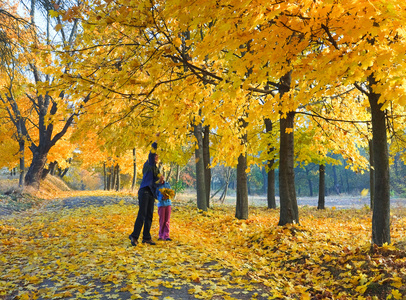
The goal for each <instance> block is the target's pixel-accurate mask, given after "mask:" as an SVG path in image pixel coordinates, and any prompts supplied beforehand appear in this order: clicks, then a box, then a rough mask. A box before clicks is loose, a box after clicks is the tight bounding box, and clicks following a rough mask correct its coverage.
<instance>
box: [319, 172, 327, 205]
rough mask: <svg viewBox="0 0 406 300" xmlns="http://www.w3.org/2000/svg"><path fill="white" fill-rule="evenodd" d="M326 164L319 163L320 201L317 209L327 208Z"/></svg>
mask: <svg viewBox="0 0 406 300" xmlns="http://www.w3.org/2000/svg"><path fill="white" fill-rule="evenodd" d="M325 190H326V166H325V165H319V201H318V203H317V209H325V202H326V201H325V199H326V198H325Z"/></svg>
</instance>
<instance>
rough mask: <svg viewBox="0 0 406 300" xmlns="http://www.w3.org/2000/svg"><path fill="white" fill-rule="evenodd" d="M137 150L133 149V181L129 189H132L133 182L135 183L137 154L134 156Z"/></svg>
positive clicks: (133, 187)
mask: <svg viewBox="0 0 406 300" xmlns="http://www.w3.org/2000/svg"><path fill="white" fill-rule="evenodd" d="M136 154H137V152H136V149H135V148H134V149H133V174H134V175H133V182H132V185H131V190H132V191H134V190H135V184H136V183H137V156H136Z"/></svg>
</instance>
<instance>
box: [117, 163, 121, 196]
mask: <svg viewBox="0 0 406 300" xmlns="http://www.w3.org/2000/svg"><path fill="white" fill-rule="evenodd" d="M120 185H121V182H120V165H119V164H117V165H116V191H117V192H118V191H120Z"/></svg>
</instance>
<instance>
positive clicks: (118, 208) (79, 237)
mask: <svg viewBox="0 0 406 300" xmlns="http://www.w3.org/2000/svg"><path fill="white" fill-rule="evenodd" d="M83 199H84V201H85V198H83ZM301 210H302V212H301V215H302V217H301V226H293V225H290V226H284V227H278V226H276V224H277V221H278V215H279V212H278V211H277V210H268V209H265V208H252V209H251V217H250V218H249V219H248V220H244V221H241V220H237V219H235V218H234V216H233V215H234V208H232V207H215V208H214V209H212V210H210V211H209V212H207V213H202V212H199V211H198V210H197V209H196V208H195V207H191V206H188V205H180V206H174V207H173V213H172V219H171V237H172V239H173V241H172V242H160V243H158V244H157V245H156V246H149V245H144V244H139V245H138V246H137V247H131V246H130V243H129V240H128V234H129V233H130V232H131V230H132V225H133V222H134V218H135V216H136V207H135V206H133V205H128V204H126V203H125V201H124V200H122V201H121V202H120V203H119V204H116V205H108V206H104V207H93V206H88V207H81V208H77V209H63V210H60V211H35V210H34V211H30V212H29V213H27V214H22V215H19V216H16V217H9V218H5V219H2V220H0V232H1V235H0V250H1V253H2V255H1V257H0V271H1V273H2V278H1V280H0V295H2V296H6V295H11V294H13V295H17V298H19V299H36V298H64V297H75V298H86V299H97V298H99V297H100V296H101V295H104V296H106V297H109V298H120V295H122V294H121V293H130V295H131V298H132V299H137V298H140V297H141V295H143V296H144V297H145V295H147V296H149V297H152V298H154V297H155V299H157V297H158V296H160V295H164V294H163V290H161V289H160V287H166V288H169V289H174V291H173V294H175V295H176V290H177V289H181V288H182V287H186V288H187V289H188V291H189V293H190V294H193V295H194V296H195V297H196V298H201V299H210V298H213V297H217V298H218V297H222V298H224V299H233V297H236V298H238V297H237V295H234V294H233V290H232V289H233V288H235V289H237V290H238V293H240V292H241V291H243V292H244V293H247V294H250V293H251V294H250V295H252V297H254V298H255V297H260V298H262V299H312V298H317V299H355V298H357V299H384V298H386V296H390V297H393V298H394V299H402V297H405V295H406V289H405V286H406V252H405V250H404V248H403V249H402V250H401V249H398V248H397V246H396V245H398V246H399V247H400V245H401V244H402V243H403V245H404V243H405V240H404V236H405V228H406V213H405V211H404V209H399V210H397V212H396V214H394V215H392V221H391V225H392V239H393V241H394V243H395V245H385V246H384V247H382V248H376V249H375V251H373V252H371V251H370V232H371V228H370V226H371V216H370V213H369V211H368V210H366V209H364V210H332V209H327V210H324V211H321V210H316V209H314V208H302V209H301ZM157 217H158V216H157V215H156V213H155V215H154V219H155V220H157ZM157 232H158V222H156V221H154V222H153V226H152V233H153V238H154V239H155V238H156V237H157ZM259 287H261V289H262V291H261V292H260V294H258V293H257V294H256V295H255V294H254V291H257V290H258V289H259ZM234 291H235V290H234ZM173 294H172V295H173ZM373 297H376V298H373ZM175 298H176V296H175Z"/></svg>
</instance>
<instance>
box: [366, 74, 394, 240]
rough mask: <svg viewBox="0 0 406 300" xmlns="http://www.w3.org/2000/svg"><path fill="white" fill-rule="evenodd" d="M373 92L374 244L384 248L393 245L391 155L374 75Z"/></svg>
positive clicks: (370, 81)
mask: <svg viewBox="0 0 406 300" xmlns="http://www.w3.org/2000/svg"><path fill="white" fill-rule="evenodd" d="M368 80H369V86H370V90H371V92H370V93H369V94H368V100H369V104H370V106H371V117H372V136H373V139H372V141H373V145H372V149H373V157H374V158H377V157H379V159H375V160H374V168H375V182H379V184H375V188H374V190H375V193H374V209H373V214H372V243H373V244H376V245H378V246H382V245H383V244H384V243H388V244H390V243H391V236H390V186H389V153H388V140H387V133H386V116H385V111H383V110H382V103H379V98H380V94H375V93H374V92H372V87H373V86H374V85H375V84H376V80H375V78H374V77H373V75H371V76H369V78H368Z"/></svg>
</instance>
